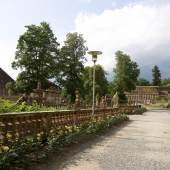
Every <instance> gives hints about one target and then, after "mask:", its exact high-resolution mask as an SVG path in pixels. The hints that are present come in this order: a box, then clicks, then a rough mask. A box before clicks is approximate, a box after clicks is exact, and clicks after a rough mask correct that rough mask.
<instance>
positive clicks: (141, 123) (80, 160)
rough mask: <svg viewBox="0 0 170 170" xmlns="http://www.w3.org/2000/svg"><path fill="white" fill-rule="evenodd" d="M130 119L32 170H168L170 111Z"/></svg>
mask: <svg viewBox="0 0 170 170" xmlns="http://www.w3.org/2000/svg"><path fill="white" fill-rule="evenodd" d="M130 118H131V121H130V122H129V123H128V124H126V125H124V126H122V127H119V128H117V129H116V130H113V131H111V132H109V134H106V135H103V136H100V137H98V139H96V140H95V139H93V140H92V141H93V142H91V143H84V144H82V145H80V147H78V146H74V147H73V148H72V150H71V151H70V150H69V151H68V153H65V155H61V156H58V157H56V158H55V156H54V157H53V159H52V160H51V161H50V162H48V163H46V164H44V165H41V166H40V167H37V168H36V170H58V169H60V170H61V169H62V170H170V111H168V110H159V111H158V110H155V111H153V110H152V111H149V112H146V113H144V114H143V115H134V116H130ZM66 155H67V156H66ZM68 155H69V156H68Z"/></svg>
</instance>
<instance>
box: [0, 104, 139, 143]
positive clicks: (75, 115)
mask: <svg viewBox="0 0 170 170" xmlns="http://www.w3.org/2000/svg"><path fill="white" fill-rule="evenodd" d="M138 108H139V106H128V107H120V108H110V109H97V110H95V114H94V116H93V118H95V119H98V118H101V117H105V116H107V115H116V114H119V113H123V112H134V111H136V109H138ZM91 118H92V111H91V109H86V110H66V111H55V112H29V113H5V114H0V145H8V146H9V145H12V144H13V143H16V142H17V141H19V140H20V139H23V138H25V137H29V136H34V135H37V134H39V133H47V134H50V133H52V132H53V130H55V129H56V128H58V127H63V126H72V125H79V124H81V123H83V122H86V121H89V120H90V119H91Z"/></svg>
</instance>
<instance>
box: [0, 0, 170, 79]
mask: <svg viewBox="0 0 170 170" xmlns="http://www.w3.org/2000/svg"><path fill="white" fill-rule="evenodd" d="M0 21H1V25H0V67H1V68H2V69H4V70H5V71H6V72H7V73H8V74H9V75H10V76H11V77H12V78H14V79H15V78H16V77H17V74H18V71H15V70H13V69H12V68H11V62H12V61H13V60H14V57H15V49H16V45H17V41H18V38H19V36H20V35H21V34H23V33H24V32H25V31H26V29H25V27H24V26H25V25H30V24H39V23H40V22H42V21H46V22H48V23H49V24H50V26H51V28H52V30H53V31H54V33H55V35H56V37H57V38H58V41H59V42H60V44H62V42H63V41H64V39H65V36H66V34H67V33H68V32H75V31H76V32H78V33H81V34H83V37H84V39H85V40H86V45H87V46H88V48H89V50H100V51H102V52H103V54H102V55H101V56H99V57H98V61H97V63H98V64H101V65H102V66H103V67H104V69H105V70H106V71H107V73H108V78H109V79H110V80H111V79H112V76H113V75H112V72H113V68H114V67H115V55H114V54H115V52H116V51H117V50H122V51H124V52H125V53H127V54H129V55H130V56H131V58H132V59H133V60H135V61H136V62H137V63H138V64H139V66H140V68H141V75H140V77H143V78H147V79H151V76H152V73H151V70H152V67H153V65H158V66H159V67H160V70H161V73H162V77H170V0H62V1H60V0H12V1H11V0H0ZM86 57H87V59H88V62H87V63H86V65H92V61H91V58H90V56H88V55H86Z"/></svg>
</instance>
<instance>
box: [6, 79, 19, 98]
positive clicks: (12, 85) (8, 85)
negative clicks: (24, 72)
mask: <svg viewBox="0 0 170 170" xmlns="http://www.w3.org/2000/svg"><path fill="white" fill-rule="evenodd" d="M5 88H6V90H7V91H8V94H9V95H10V96H11V95H14V94H16V93H17V90H16V85H15V82H14V81H12V82H8V83H6V85H5Z"/></svg>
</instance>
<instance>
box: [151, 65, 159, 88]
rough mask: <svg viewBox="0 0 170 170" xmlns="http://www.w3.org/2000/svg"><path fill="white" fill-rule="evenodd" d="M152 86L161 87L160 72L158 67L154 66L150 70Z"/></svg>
mask: <svg viewBox="0 0 170 170" xmlns="http://www.w3.org/2000/svg"><path fill="white" fill-rule="evenodd" d="M152 84H153V85H154V86H160V85H161V72H160V70H159V67H158V66H156V65H155V66H154V67H153V69H152Z"/></svg>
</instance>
